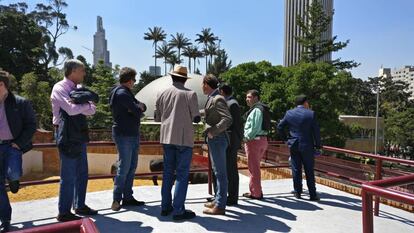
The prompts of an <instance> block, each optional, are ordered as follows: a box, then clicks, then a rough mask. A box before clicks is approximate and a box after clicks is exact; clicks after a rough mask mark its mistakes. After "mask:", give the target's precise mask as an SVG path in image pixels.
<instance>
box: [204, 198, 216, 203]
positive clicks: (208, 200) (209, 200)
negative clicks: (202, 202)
mask: <svg viewBox="0 0 414 233" xmlns="http://www.w3.org/2000/svg"><path fill="white" fill-rule="evenodd" d="M206 200H207V202H214V200H215V198H214V197H207V198H206Z"/></svg>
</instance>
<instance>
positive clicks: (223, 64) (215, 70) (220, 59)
mask: <svg viewBox="0 0 414 233" xmlns="http://www.w3.org/2000/svg"><path fill="white" fill-rule="evenodd" d="M230 68H231V60H230V61H228V56H227V53H226V51H225V50H224V49H219V50H218V51H217V56H216V57H215V58H214V62H213V63H211V64H210V66H209V67H208V72H209V73H210V74H214V75H215V76H216V77H219V76H220V75H221V74H222V73H224V72H226V71H228V70H229V69H230Z"/></svg>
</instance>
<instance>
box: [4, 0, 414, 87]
mask: <svg viewBox="0 0 414 233" xmlns="http://www.w3.org/2000/svg"><path fill="white" fill-rule="evenodd" d="M39 1H41V0H37V1H35V0H29V1H26V2H28V4H29V5H30V6H34V4H35V3H37V2H39ZM0 2H1V3H2V4H7V3H10V2H16V1H9V0H8V1H5V0H3V1H0ZM67 3H68V4H69V7H68V8H66V10H65V12H66V13H67V17H68V21H69V23H70V24H72V25H76V26H78V30H77V31H69V32H68V33H67V34H65V35H64V36H63V37H62V38H61V39H60V41H59V45H60V46H66V47H69V48H71V49H72V51H73V52H74V54H75V55H79V54H81V55H83V56H85V57H86V58H87V60H88V62H90V63H92V62H93V60H92V54H91V52H90V51H88V50H86V49H84V48H83V47H82V46H86V47H89V48H93V34H94V33H95V31H96V16H97V15H100V16H102V17H103V24H104V28H105V30H106V37H107V40H108V49H109V50H110V53H111V62H112V64H119V65H121V66H131V67H134V68H136V69H137V70H138V71H139V72H142V71H144V70H147V69H148V67H149V66H150V65H153V63H154V59H153V58H152V55H153V51H154V50H153V48H152V43H151V42H150V41H145V40H144V39H143V36H144V33H145V32H147V31H148V27H153V26H161V27H162V28H163V29H164V30H165V31H166V32H167V34H168V35H170V34H175V33H176V32H182V33H184V34H185V35H186V36H187V37H189V38H190V39H192V40H194V39H195V34H196V33H199V32H200V31H201V29H202V28H206V27H210V28H211V29H212V31H213V32H214V34H215V35H217V36H218V37H220V38H221V40H222V43H221V45H222V47H223V48H225V49H226V51H227V53H228V54H229V57H230V59H231V60H232V63H233V66H234V65H237V64H240V63H244V62H249V61H261V60H268V61H270V62H271V63H272V64H274V65H279V64H282V63H283V33H284V0H237V1H236V0H208V1H201V0H175V1H171V0H170V1H167V0H157V1H149V0H117V1H115V0H100V1H99V0H67ZM334 8H335V15H334V26H333V28H334V35H338V39H339V40H340V41H345V40H346V39H350V40H351V42H350V44H349V46H348V47H347V48H345V49H344V50H343V51H341V52H339V53H335V54H334V55H333V57H334V58H337V57H341V58H342V59H354V60H355V61H357V62H360V63H361V66H360V67H358V68H356V69H353V70H352V73H353V75H354V77H357V78H364V79H365V78H367V77H369V76H375V75H377V74H378V69H379V68H380V67H381V65H383V66H384V67H390V68H398V67H401V66H404V65H414V44H413V41H414V38H413V37H414V14H413V13H412V10H413V9H414V1H412V0H392V1H391V0H334ZM169 38H170V37H168V39H169ZM184 61H185V64H187V59H185V60H184ZM203 61H204V60H201V61H200V66H199V67H200V70H201V71H202V72H203V71H204V67H203V66H202V65H203V64H204V62H203ZM161 62H162V60H161V59H159V60H158V64H161Z"/></svg>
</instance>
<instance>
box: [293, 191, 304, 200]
mask: <svg viewBox="0 0 414 233" xmlns="http://www.w3.org/2000/svg"><path fill="white" fill-rule="evenodd" d="M294 194H295V197H296V199H302V197H301V196H300V195H301V193H297V192H294Z"/></svg>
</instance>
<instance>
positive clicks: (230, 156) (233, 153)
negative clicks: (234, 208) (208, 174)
mask: <svg viewBox="0 0 414 233" xmlns="http://www.w3.org/2000/svg"><path fill="white" fill-rule="evenodd" d="M240 146H241V141H240V139H239V138H238V137H237V136H235V135H231V134H230V144H229V146H228V147H227V150H226V168H227V180H228V191H227V192H228V197H227V199H228V201H231V202H237V201H238V200H239V170H238V168H237V152H238V151H239V149H240ZM213 188H214V192H216V190H217V184H216V177H215V175H214V172H213Z"/></svg>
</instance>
